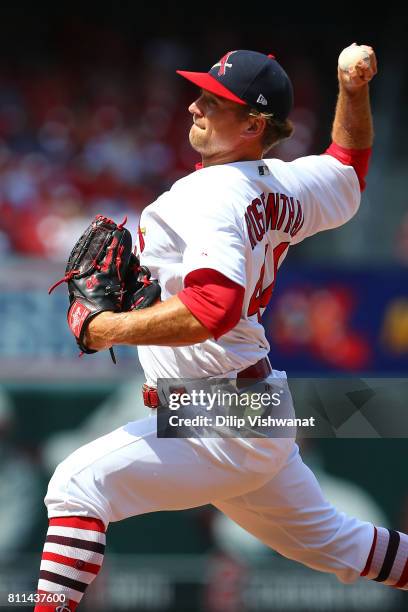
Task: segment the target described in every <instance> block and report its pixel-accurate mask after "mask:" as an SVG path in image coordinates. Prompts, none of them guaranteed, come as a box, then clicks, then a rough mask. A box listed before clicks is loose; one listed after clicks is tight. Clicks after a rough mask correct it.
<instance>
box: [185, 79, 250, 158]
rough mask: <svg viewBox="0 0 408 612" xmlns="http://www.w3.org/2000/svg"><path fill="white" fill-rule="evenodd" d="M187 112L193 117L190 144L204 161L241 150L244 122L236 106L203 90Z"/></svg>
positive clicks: (239, 108)
mask: <svg viewBox="0 0 408 612" xmlns="http://www.w3.org/2000/svg"><path fill="white" fill-rule="evenodd" d="M188 110H189V111H190V113H191V114H192V115H193V125H192V126H191V129H190V135H189V137H190V144H191V146H192V147H193V149H195V150H196V151H198V153H200V154H201V155H202V156H203V158H211V157H214V156H215V157H217V156H220V155H225V154H228V153H229V152H232V151H236V150H237V149H240V148H242V146H243V144H244V140H243V137H242V134H243V133H244V132H245V129H246V127H247V119H246V116H245V114H244V112H243V109H242V107H241V106H240V105H239V104H237V103H236V102H231V101H230V100H226V99H225V98H220V97H219V96H216V95H214V94H212V93H210V92H208V91H204V90H202V92H201V95H200V97H199V98H197V100H195V101H194V102H193V103H192V104H190V106H189V109H188Z"/></svg>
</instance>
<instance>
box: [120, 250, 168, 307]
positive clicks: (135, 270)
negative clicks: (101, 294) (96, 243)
mask: <svg viewBox="0 0 408 612" xmlns="http://www.w3.org/2000/svg"><path fill="white" fill-rule="evenodd" d="M150 276H151V274H150V270H149V268H147V266H141V265H140V261H139V258H138V257H137V256H136V255H135V254H134V253H132V254H131V255H130V260H129V266H128V269H127V271H126V276H125V294H124V297H123V305H122V310H123V311H127V310H140V309H141V308H148V307H149V306H152V305H153V304H155V303H156V302H158V301H159V300H160V295H161V287H160V285H159V283H158V281H157V280H151V278H150Z"/></svg>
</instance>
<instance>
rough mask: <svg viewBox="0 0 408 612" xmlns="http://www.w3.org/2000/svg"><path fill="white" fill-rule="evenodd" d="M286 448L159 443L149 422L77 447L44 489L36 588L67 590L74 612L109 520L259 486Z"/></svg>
mask: <svg viewBox="0 0 408 612" xmlns="http://www.w3.org/2000/svg"><path fill="white" fill-rule="evenodd" d="M291 444H292V441H289V440H284V441H273V442H271V441H269V442H268V445H269V449H268V452H267V453H266V452H265V449H264V448H263V447H262V445H261V446H260V448H259V453H258V456H257V451H256V449H255V450H254V449H253V447H252V445H251V444H249V443H245V442H244V441H242V440H239V439H219V440H216V439H214V440H213V439H199V438H198V439H172V438H161V439H158V438H157V424H156V418H155V417H152V418H148V419H144V420H141V421H136V422H133V423H128V424H127V425H126V426H124V427H121V428H119V429H117V430H115V431H113V432H112V433H110V434H108V435H106V436H103V437H102V438H99V439H98V440H95V441H94V442H91V443H90V444H87V445H85V446H83V447H82V448H80V449H78V450H77V451H75V452H74V453H73V454H72V455H70V456H69V457H68V458H67V459H66V460H65V461H63V462H62V463H61V464H60V465H59V466H58V467H57V469H56V471H55V473H54V475H53V477H52V478H51V481H50V484H49V487H48V492H47V495H46V498H45V502H46V505H47V507H48V515H49V518H50V526H49V531H48V534H47V538H46V543H45V547H44V554H43V559H42V563H41V570H40V581H39V591H46V592H55V591H62V592H64V593H66V595H67V597H68V598H69V599H70V603H69V609H70V610H75V608H76V606H77V604H78V603H79V601H80V599H81V597H82V595H83V593H84V592H85V589H86V588H87V586H88V585H89V584H90V583H91V582H92V580H93V579H94V578H95V577H96V574H97V572H98V570H99V568H100V566H101V564H102V559H103V552H104V545H105V531H106V528H107V527H108V525H109V523H110V522H111V521H119V520H121V519H124V518H127V517H130V516H135V515H138V514H143V513H146V512H154V511H158V510H177V509H186V508H192V507H197V506H201V505H203V504H207V503H210V501H211V500H212V499H214V498H221V497H223V498H224V497H236V496H238V495H241V494H243V493H244V492H247V491H249V490H251V489H255V488H258V487H260V486H261V484H262V483H263V482H265V481H266V480H268V479H269V478H270V470H272V471H273V469H276V470H277V469H279V467H280V465H281V464H282V462H283V461H285V460H286V457H287V455H288V453H289V452H290V451H289V449H290V446H291ZM271 445H272V446H271ZM272 450H273V451H274V455H275V461H272V460H271V458H270V451H272ZM94 519H96V521H94ZM88 521H91V522H89V523H88ZM92 521H93V522H92ZM46 609H47V610H50V608H44V607H41V606H37V608H36V612H39V611H40V610H46ZM51 609H53V608H51Z"/></svg>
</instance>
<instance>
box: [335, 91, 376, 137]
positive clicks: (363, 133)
mask: <svg viewBox="0 0 408 612" xmlns="http://www.w3.org/2000/svg"><path fill="white" fill-rule="evenodd" d="M373 139H374V130H373V120H372V115H371V107H370V96H369V88H368V85H364V86H363V87H361V88H359V89H356V90H349V89H347V88H346V87H344V86H343V85H341V84H340V88H339V97H338V100H337V106H336V113H335V117H334V122H333V129H332V140H333V142H335V143H336V144H338V145H340V146H341V147H345V148H347V149H368V148H369V147H371V146H372V144H373Z"/></svg>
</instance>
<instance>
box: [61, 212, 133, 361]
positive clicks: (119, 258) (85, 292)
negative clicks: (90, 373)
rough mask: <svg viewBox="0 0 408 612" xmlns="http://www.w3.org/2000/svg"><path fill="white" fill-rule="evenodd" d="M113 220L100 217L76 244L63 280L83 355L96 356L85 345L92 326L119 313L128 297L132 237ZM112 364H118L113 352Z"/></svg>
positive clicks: (70, 317)
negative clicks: (101, 316) (105, 314)
mask: <svg viewBox="0 0 408 612" xmlns="http://www.w3.org/2000/svg"><path fill="white" fill-rule="evenodd" d="M125 223H126V219H125V220H124V221H123V222H122V223H120V224H119V225H117V224H116V223H115V222H114V221H112V219H108V218H107V217H104V216H103V215H97V216H96V217H95V219H94V220H93V221H92V223H91V224H90V225H89V227H87V229H86V230H85V232H84V233H83V234H82V236H81V237H80V238H79V239H78V241H77V242H76V244H75V246H74V248H73V249H72V251H71V254H70V256H69V259H68V263H67V267H66V269H65V276H64V278H63V279H61V280H60V281H58V282H57V283H55V284H54V285H53V286H52V287H51V288H50V290H49V293H51V291H53V290H54V289H55V287H57V286H58V285H59V284H60V283H62V282H64V281H65V282H67V283H68V291H69V302H70V306H69V308H68V313H67V319H68V325H69V328H70V330H71V331H72V333H73V334H74V336H75V339H76V341H77V344H78V346H79V348H80V349H81V351H82V352H83V353H96V351H94V350H91V349H88V348H87V347H86V346H85V344H84V334H85V331H86V328H87V326H88V325H89V322H90V321H91V320H92V319H93V318H94V317H95V316H96V315H98V314H99V313H101V312H104V311H106V310H109V311H113V312H120V311H121V310H122V306H123V297H124V293H125V288H124V287H125V276H126V272H127V269H128V265H129V261H130V256H131V253H132V237H131V234H130V232H129V230H128V229H126V228H125V227H124V225H125ZM111 355H112V359H113V361H115V358H114V355H113V351H112V349H111Z"/></svg>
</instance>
